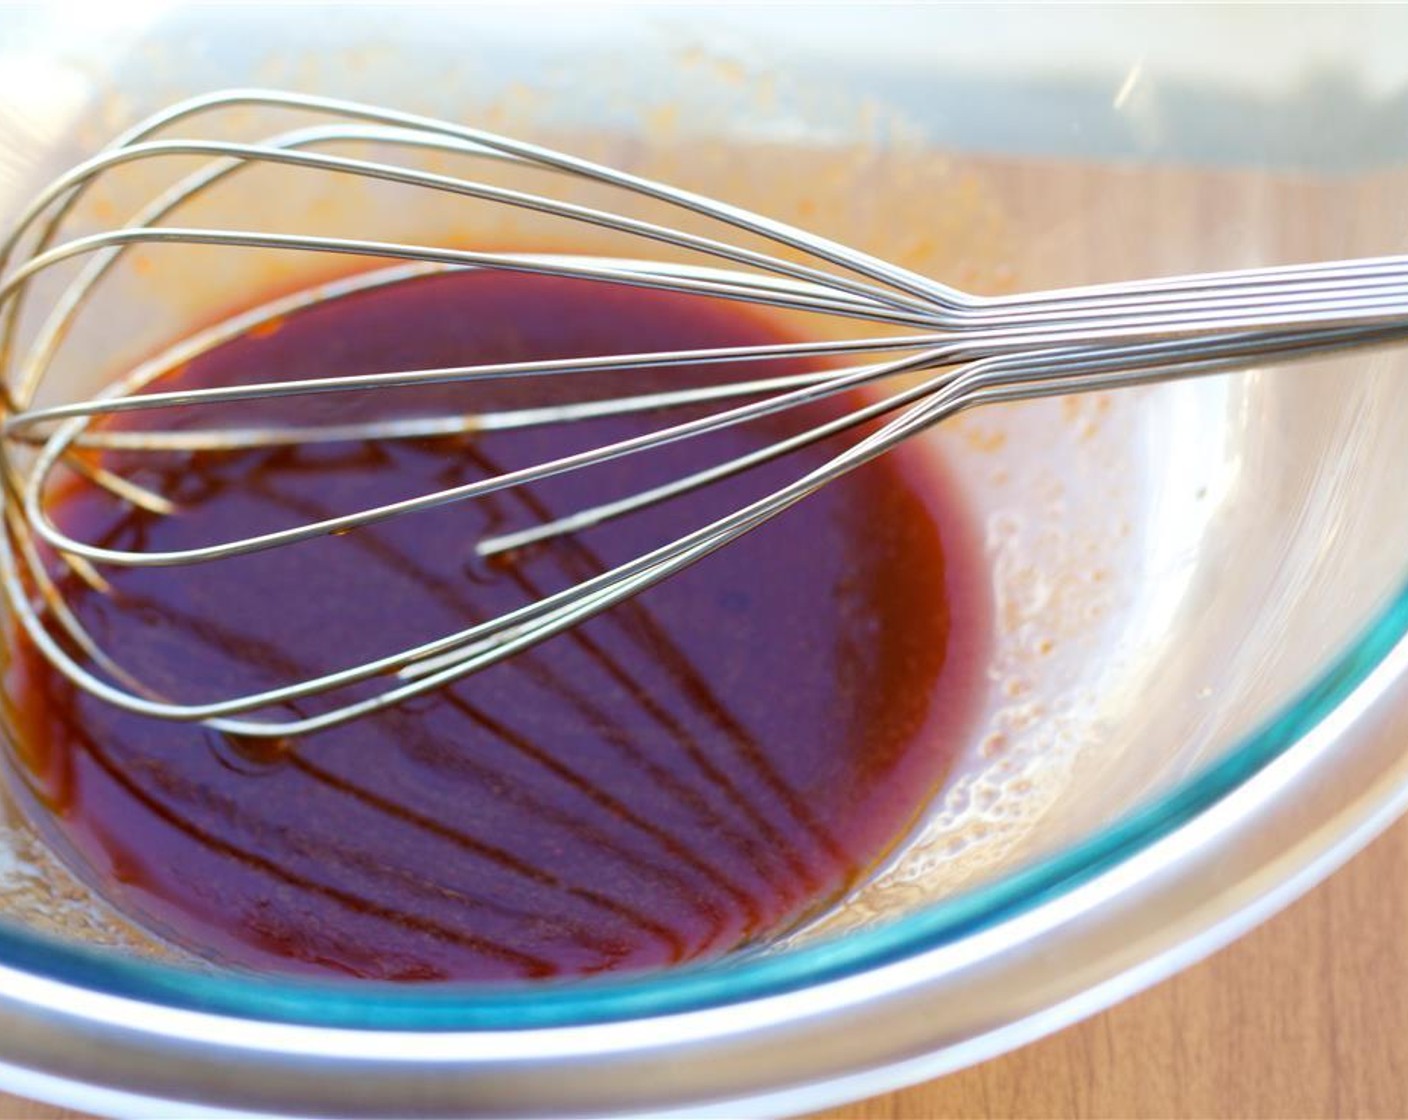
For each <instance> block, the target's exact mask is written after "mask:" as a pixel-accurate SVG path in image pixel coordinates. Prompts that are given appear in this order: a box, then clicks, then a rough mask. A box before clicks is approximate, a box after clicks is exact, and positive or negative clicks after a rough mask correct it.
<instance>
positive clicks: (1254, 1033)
mask: <svg viewBox="0 0 1408 1120" xmlns="http://www.w3.org/2000/svg"><path fill="white" fill-rule="evenodd" d="M0 1117H3V1118H4V1120H80V1114H79V1113H75V1112H70V1111H67V1110H64V1109H57V1108H51V1107H48V1106H45V1105H40V1104H35V1103H33V1102H30V1101H24V1100H20V1099H18V1098H16V1097H6V1096H4V1095H0ZM939 1117H951V1118H955V1120H957V1118H969V1117H972V1118H978V1117H983V1118H992V1120H1018V1118H1021V1120H1036V1118H1047V1117H1053V1118H1054V1117H1066V1118H1077V1117H1080V1118H1085V1117H1090V1118H1097V1117H1098V1118H1112V1120H1113V1118H1136V1117H1138V1118H1144V1117H1148V1118H1175V1117H1176V1118H1179V1120H1184V1118H1186V1120H1201V1118H1214V1117H1216V1118H1221V1117H1228V1118H1234V1117H1235V1118H1243V1117H1246V1118H1253V1117H1255V1118H1261V1117H1266V1118H1273V1117H1274V1118H1309V1117H1336V1118H1354V1120H1359V1118H1370V1117H1374V1118H1397V1117H1408V820H1405V821H1401V822H1399V824H1397V825H1396V826H1395V827H1394V828H1393V829H1391V830H1390V831H1389V832H1388V833H1387V834H1385V835H1384V836H1382V837H1380V838H1379V840H1378V841H1376V842H1375V843H1374V844H1373V845H1371V846H1370V847H1369V848H1368V849H1367V850H1366V851H1364V852H1363V853H1361V854H1360V855H1359V856H1358V857H1357V858H1356V859H1354V860H1353V861H1352V862H1351V863H1350V864H1349V865H1348V866H1346V867H1345V868H1343V869H1342V870H1341V871H1340V872H1339V873H1338V874H1336V875H1334V876H1333V877H1332V878H1331V879H1330V880H1329V881H1328V882H1326V883H1323V884H1322V885H1321V886H1320V887H1318V888H1317V889H1316V890H1314V891H1312V892H1311V893H1310V894H1309V895H1308V896H1307V897H1305V898H1303V899H1302V900H1301V901H1300V902H1298V903H1296V904H1295V905H1293V906H1292V907H1290V908H1289V909H1288V910H1286V911H1284V912H1283V913H1281V914H1279V915H1278V916H1276V917H1275V918H1273V919H1272V920H1271V921H1269V922H1267V923H1266V924H1265V925H1264V926H1262V927H1261V928H1259V929H1257V930H1255V931H1253V932H1252V933H1251V934H1249V935H1248V936H1246V937H1244V938H1243V939H1242V940H1240V941H1238V942H1236V943H1235V944H1233V945H1232V946H1230V947H1229V948H1227V949H1224V950H1223V951H1222V952H1220V953H1218V954H1216V955H1215V956H1213V957H1211V958H1210V959H1208V960H1206V961H1204V962H1203V963H1201V964H1199V965H1197V966H1195V967H1193V968H1191V969H1189V970H1188V971H1186V972H1184V973H1182V974H1180V975H1178V976H1176V977H1174V978H1173V979H1172V980H1169V981H1166V982H1165V983H1163V984H1161V985H1159V986H1158V987H1156V988H1153V989H1152V990H1150V991H1147V992H1145V993H1143V994H1142V995H1139V996H1136V997H1134V998H1133V999H1131V1000H1128V1001H1127V1002H1125V1003H1123V1004H1121V1005H1120V1006H1118V1007H1115V1008H1113V1009H1112V1010H1110V1011H1107V1012H1105V1013H1104V1014H1102V1015H1098V1016H1096V1017H1095V1018H1093V1019H1089V1020H1087V1021H1085V1022H1083V1023H1080V1024H1078V1025H1076V1026H1074V1027H1071V1028H1069V1029H1067V1030H1065V1031H1063V1032H1061V1033H1059V1034H1057V1035H1054V1036H1052V1037H1050V1038H1047V1039H1044V1040H1043V1041H1040V1042H1037V1043H1034V1044H1033V1045H1031V1046H1028V1047H1026V1048H1025V1049H1023V1050H1019V1051H1017V1052H1016V1053H1013V1054H1009V1055H1007V1056H1006V1057H1003V1058H999V1059H997V1060H995V1061H991V1062H988V1063H986V1064H985V1065H981V1066H978V1067H975V1068H973V1069H970V1070H965V1071H963V1072H961V1073H957V1074H953V1075H952V1076H949V1077H945V1078H942V1079H940V1080H938V1081H932V1082H930V1083H928V1084H926V1085H920V1086H917V1087H915V1088H912V1089H906V1090H903V1091H901V1092H897V1093H890V1094H887V1095H886V1096H883V1097H876V1098H874V1099H873V1100H869V1101H864V1102H861V1103H858V1104H854V1105H848V1106H846V1107H844V1108H836V1109H832V1110H830V1111H828V1112H825V1113H819V1114H817V1116H816V1117H814V1118H813V1120H931V1118H939Z"/></svg>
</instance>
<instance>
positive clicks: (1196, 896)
mask: <svg viewBox="0 0 1408 1120" xmlns="http://www.w3.org/2000/svg"><path fill="white" fill-rule="evenodd" d="M1405 680H1408V585H1405V586H1404V587H1402V588H1400V590H1399V592H1398V594H1397V595H1396V596H1395V597H1394V599H1393V601H1392V603H1391V604H1390V605H1389V606H1388V607H1387V608H1386V609H1385V610H1384V611H1383V612H1382V613H1381V614H1380V615H1379V616H1378V617H1377V618H1376V619H1375V620H1374V622H1373V623H1372V625H1370V626H1369V627H1368V628H1367V629H1366V630H1365V631H1364V632H1363V633H1362V634H1361V635H1360V637H1359V639H1358V640H1357V641H1355V642H1353V643H1351V645H1350V646H1349V647H1348V648H1347V649H1346V650H1345V651H1344V652H1343V653H1342V654H1341V655H1340V656H1339V657H1337V658H1336V659H1335V660H1334V661H1333V662H1332V663H1331V664H1330V666H1329V667H1328V668H1327V670H1326V671H1325V672H1323V673H1322V674H1320V675H1319V676H1318V677H1317V678H1316V680H1315V681H1314V682H1313V684H1312V685H1311V686H1310V687H1308V688H1307V689H1306V690H1304V691H1303V692H1302V693H1301V694H1300V695H1299V696H1298V697H1296V699H1295V700H1294V701H1292V702H1291V703H1290V704H1288V705H1286V706H1285V707H1284V708H1283V709H1282V710H1281V711H1280V712H1279V713H1277V715H1276V716H1274V717H1273V718H1272V719H1271V720H1269V721H1267V722H1266V723H1265V724H1263V725H1262V726H1261V727H1260V728H1259V729H1258V730H1257V731H1256V732H1254V733H1253V734H1252V735H1250V736H1248V737H1247V738H1246V739H1245V740H1244V741H1242V742H1241V743H1240V745H1239V747H1238V748H1237V750H1235V751H1234V752H1232V753H1231V754H1230V755H1228V756H1227V757H1225V758H1223V759H1220V760H1219V761H1217V762H1215V763H1213V764H1211V765H1209V766H1207V767H1205V768H1204V769H1203V771H1201V772H1200V773H1199V774H1197V775H1195V776H1194V777H1192V778H1190V779H1189V780H1187V781H1185V782H1183V783H1182V784H1181V785H1180V786H1178V787H1177V788H1176V789H1175V790H1173V791H1171V792H1170V793H1169V794H1167V795H1165V796H1164V797H1162V798H1159V799H1157V800H1156V801H1155V802H1153V803H1152V804H1149V805H1146V806H1144V807H1143V808H1141V809H1139V810H1136V811H1135V812H1133V813H1130V814H1127V815H1126V816H1125V817H1124V818H1122V819H1121V820H1120V821H1118V822H1116V823H1115V825H1113V826H1111V827H1110V828H1108V829H1106V830H1105V831H1103V832H1101V833H1099V834H1097V835H1096V836H1095V837H1092V838H1091V839H1090V840H1088V841H1086V842H1084V843H1083V844H1081V845H1078V846H1076V847H1075V848H1072V849H1068V850H1066V851H1065V852H1062V853H1060V854H1058V855H1057V856H1054V857H1051V858H1049V859H1048V860H1046V861H1044V862H1043V863H1041V864H1038V865H1036V866H1033V867H1030V868H1027V869H1026V870H1024V871H1023V872H1021V873H1018V874H1016V875H1012V876H1008V877H1006V878H1005V879H1004V880H1002V881H999V882H998V883H994V884H990V885H989V887H988V888H985V889H983V890H982V891H974V892H971V893H970V895H969V896H966V897H965V907H966V908H967V909H968V910H969V911H970V912H968V913H966V914H965V917H967V918H968V919H969V921H967V922H966V923H965V924H964V925H963V926H962V928H959V929H956V930H955V931H954V936H953V937H952V939H951V940H949V941H946V942H939V941H936V940H935V937H934V933H935V930H934V929H933V928H930V927H934V926H936V924H937V920H938V919H943V918H946V917H949V916H950V915H949V914H943V913H938V911H940V910H944V911H947V910H949V904H941V905H940V906H936V907H933V908H931V909H930V910H928V911H922V912H920V913H918V914H914V915H910V916H909V917H907V918H904V919H899V920H897V921H895V922H894V923H892V924H891V925H890V926H888V927H885V928H883V929H879V930H873V931H868V932H867V933H864V934H855V935H851V936H850V937H849V938H846V939H841V941H840V942H839V943H837V944H833V945H831V946H829V947H828V946H826V945H818V946H814V947H810V948H804V949H799V950H797V951H796V953H795V955H794V958H793V964H794V966H795V958H796V957H801V958H802V959H803V962H804V963H805V964H806V966H807V967H808V969H809V970H810V971H809V974H807V975H805V976H803V977H802V980H803V984H802V986H797V985H796V984H794V986H791V987H787V986H785V985H778V984H775V985H774V987H773V988H772V989H771V990H770V992H769V991H764V990H759V988H758V986H757V985H756V984H755V987H754V990H752V991H740V990H739V988H740V987H741V985H738V984H735V985H734V989H733V990H732V991H728V990H720V989H723V988H724V986H725V985H724V981H726V980H729V979H734V978H735V977H736V974H742V975H743V976H744V978H745V979H748V980H754V979H755V978H756V976H757V975H758V974H761V975H763V976H764V977H766V978H767V979H770V980H775V979H778V978H779V974H781V975H780V978H781V979H784V980H785V979H788V978H789V977H790V978H791V979H793V980H794V981H795V980H796V979H797V978H796V977H795V976H791V975H790V974H791V973H792V971H793V969H789V968H785V967H780V965H781V964H783V963H785V962H784V959H783V958H776V959H771V960H764V959H759V960H756V961H750V962H746V963H745V962H740V963H739V964H735V965H732V966H729V967H727V968H715V969H712V970H704V969H699V970H695V971H694V972H693V973H692V974H691V975H690V976H689V980H690V985H689V986H688V987H687V988H686V989H685V991H686V992H688V993H689V994H690V995H691V996H694V997H697V996H698V994H699V992H698V991H697V990H696V989H701V988H702V990H703V991H704V992H705V993H709V992H712V993H713V994H714V995H715V996H716V997H718V998H716V999H715V1000H714V1002H712V1003H704V1002H702V1001H699V1000H698V999H697V998H696V999H695V1002H694V1003H692V1004H689V1005H684V1004H681V1003H680V1001H679V1000H678V999H676V1001H675V1002H676V1004H679V1006H670V1005H667V1004H665V1003H664V1002H663V1001H660V1000H658V999H657V1000H655V1001H654V1002H651V1001H649V1000H643V999H642V997H643V995H648V994H649V990H650V989H651V988H652V987H654V988H657V989H658V988H659V987H662V986H663V985H661V984H660V983H659V982H658V980H657V981H640V980H634V981H631V980H625V981H617V982H592V983H591V984H586V983H584V984H582V985H580V986H577V987H580V988H590V989H591V992H590V993H589V997H590V998H591V999H592V1000H595V1001H597V1003H598V1005H599V1006H601V1005H605V1006H607V1007H614V1009H615V1010H616V1011H617V1012H618V1016H617V1017H616V1018H615V1019H611V1020H608V1019H606V1018H600V1019H597V1020H588V1019H585V1018H579V1019H577V1020H574V1021H573V1024H572V1025H556V1026H552V1025H547V1022H546V1021H544V1022H537V1023H530V1022H521V1021H520V1022H518V1023H515V1024H513V1025H512V1026H511V1027H508V1028H501V1029H495V1028H492V1027H490V1026H489V1025H488V1022H489V1021H490V1020H489V1019H488V1018H487V1017H486V1016H483V1015H482V1014H478V1013H479V1012H482V1010H483V1006H484V1005H483V1001H482V999H481V1000H474V1001H471V1000H468V999H465V998H464V997H463V996H461V997H459V999H458V1000H456V998H455V997H454V996H453V995H447V993H443V992H442V993H438V995H437V998H434V999H429V1000H428V999H427V998H426V993H419V994H418V993H414V992H410V993H408V992H405V991H391V992H387V991H385V990H379V991H378V992H377V993H376V1002H375V1006H376V1007H378V1008H379V1009H380V1011H379V1018H378V1020H377V1021H376V1022H374V1023H372V1022H368V1019H367V1016H366V1014H365V1012H366V1009H367V1007H366V1005H367V1003H368V1000H369V993H367V992H365V991H363V992H361V993H360V995H358V996H353V993H350V992H349V991H348V988H347V986H341V991H340V992H338V991H336V990H335V986H332V985H320V984H308V983H290V984H284V985H275V984H270V983H267V982H264V983H258V984H256V985H255V986H254V987H253V988H247V987H246V985H245V982H233V981H230V980H228V979H225V978H210V977H206V978H202V979H203V980H205V981H207V984H206V985H205V986H204V987H201V988H197V987H195V986H193V985H192V984H191V983H190V980H191V976H192V974H190V973H187V972H185V971H183V970H179V969H175V968H172V967H171V966H166V965H150V964H146V965H140V966H135V965H132V964H130V963H129V964H127V965H125V966H124V967H122V968H117V967H114V966H113V965H112V963H111V962H108V964H107V965H106V966H104V964H103V962H102V961H101V959H100V958H97V957H96V956H95V955H94V954H93V953H92V952H91V951H86V950H80V949H65V950H64V951H63V952H62V953H54V952H53V951H52V946H50V945H46V944H45V943H43V942H42V941H41V940H40V939H39V938H36V937H34V936H32V935H29V934H15V933H13V932H11V931H7V930H4V929H0V1038H4V1039H5V1046H4V1053H2V1054H0V1084H4V1085H5V1086H7V1087H8V1088H10V1089H12V1090H15V1091H18V1092H23V1093H26V1094H27V1095H30V1096H33V1097H38V1098H42V1099H45V1100H49V1101H52V1102H54V1103H58V1104H63V1105H68V1106H70V1107H77V1108H82V1109H87V1110H99V1111H104V1112H107V1113H109V1114H117V1115H141V1116H143V1117H182V1118H187V1120H189V1118H191V1117H233V1116H241V1117H249V1116H272V1115H278V1116H309V1117H312V1116H325V1115H328V1114H329V1110H330V1109H332V1110H333V1111H334V1112H335V1113H336V1114H338V1115H347V1116H404V1115H406V1112H407V1107H408V1102H412V1101H413V1102H416V1107H417V1114H418V1115H419V1114H423V1115H442V1114H443V1115H472V1116H500V1117H506V1116H522V1117H529V1116H533V1117H542V1116H544V1115H574V1116H618V1117H620V1116H628V1115H650V1116H670V1115H677V1116H690V1117H703V1116H721V1117H722V1116H737V1115H739V1114H740V1109H747V1110H748V1114H750V1115H752V1114H758V1115H762V1114H776V1113H777V1112H780V1111H784V1110H785V1111H789V1112H791V1111H800V1110H803V1109H811V1108H820V1107H824V1106H826V1105H829V1104H835V1103H840V1102H843V1101H846V1100H853V1099H856V1098H858V1097H861V1096H864V1095H867V1094H870V1093H876V1092H881V1091H884V1090H887V1089H892V1088H896V1087H899V1086H902V1085H905V1084H911V1083H914V1082H917V1081H920V1080H923V1079H926V1078H929V1077H933V1076H937V1075H940V1074H943V1073H946V1072H950V1071H952V1070H954V1069H958V1068H962V1067H963V1066H966V1065H970V1064H972V1063H974V1062H976V1061H981V1060H984V1059H986V1058H989V1057H993V1056H995V1055H997V1054H999V1053H1002V1052H1004V1051H1006V1050H1009V1049H1012V1048H1013V1047H1015V1046H1017V1045H1021V1044H1023V1043H1025V1042H1028V1041H1032V1040H1033V1039H1035V1038H1038V1037H1041V1036H1042V1035H1044V1034H1048V1033H1050V1032H1051V1031H1054V1030H1056V1029H1058V1028H1060V1027H1062V1026H1065V1025H1067V1024H1069V1023H1071V1022H1073V1021H1075V1020H1077V1019H1080V1018H1082V1017H1084V1016H1086V1015H1089V1014H1092V1013H1094V1012H1096V1011H1098V1010H1101V1009H1102V1008H1104V1007H1107V1006H1109V1005H1110V1004H1112V1003H1114V1002H1116V1001H1117V1000H1119V999H1122V998H1125V997H1126V996H1128V995H1131V994H1133V993H1134V992H1136V991H1138V990H1140V989H1142V988H1144V987H1146V986H1148V985H1149V984H1151V983H1153V982H1155V981H1156V980H1159V979H1162V978H1163V977H1165V976H1167V975H1169V974H1171V973H1172V972H1174V971H1176V970H1177V969H1178V968H1181V967H1183V966H1185V965H1187V964H1190V963H1192V962H1193V961H1196V960H1198V959H1200V958H1201V957H1203V956H1205V955H1207V954H1208V953H1210V952H1212V951H1213V950H1214V949H1216V948H1219V947H1220V946H1222V945H1223V944H1226V943H1227V942H1228V941H1230V940H1232V939H1233V938H1234V937H1236V936H1238V935H1239V934H1241V933H1243V932H1245V931H1246V930H1247V929H1249V928H1251V926H1252V925H1254V924H1255V923H1256V922H1258V921H1260V920H1262V919H1264V918H1266V917H1268V916H1269V915H1270V914H1272V913H1274V912H1275V911H1276V910H1278V909H1280V908H1281V907H1282V906H1284V905H1286V904H1287V903H1289V902H1291V901H1293V900H1294V899H1295V898H1297V897H1299V896H1300V895H1301V894H1303V893H1304V892H1305V891H1306V890H1308V889H1309V888H1310V887H1311V886H1313V885H1314V884H1315V883H1316V882H1318V881H1320V879H1322V878H1323V877H1324V876H1325V875H1327V874H1329V873H1330V872H1331V871H1332V870H1334V869H1335V868H1336V867H1338V866H1339V865H1340V864H1341V863H1343V862H1344V861H1345V860H1346V859H1348V858H1349V857H1350V856H1351V855H1352V854H1353V853H1354V852H1356V851H1358V850H1359V849H1360V848H1361V847H1362V846H1363V845H1365V844H1366V843H1368V842H1369V841H1370V840H1371V839H1373V837H1374V836H1376V835H1377V834H1378V833H1379V832H1381V831H1382V830H1383V829H1384V828H1386V827H1388V825H1390V824H1391V823H1392V822H1393V821H1394V820H1395V819H1396V818H1397V817H1398V816H1399V814H1400V813H1402V812H1403V811H1404V809H1405V808H1408V752H1405V751H1402V750H1400V749H1398V748H1397V747H1396V746H1394V745H1393V744H1394V743H1397V742H1401V741H1402V737H1403V734H1404V733H1405V731H1408V704H1405V698H1408V692H1405V685H1404V682H1405ZM1386 729H1390V730H1392V731H1393V732H1394V734H1392V735H1386V734H1384V731H1385V730H1386ZM1385 753H1386V754H1387V756H1388V758H1389V763H1388V764H1387V765H1385V763H1384V758H1383V755H1384V754H1385ZM1307 808H1308V809H1309V811H1307ZM1268 825H1269V827H1268ZM1076 856H1079V857H1080V861H1079V862H1078V863H1077V862H1076V861H1075V860H1074V859H1073V857H1076ZM1019 887H1020V888H1023V889H1024V890H1025V891H1026V893H1025V894H1022V893H1021V892H1020V891H1018V888H1019ZM994 888H1002V890H1001V891H1000V892H997V891H995V890H994ZM1038 888H1044V890H1042V891H1041V892H1040V893H1038ZM979 896H981V897H979ZM1004 896H1005V897H1004ZM1014 896H1015V897H1014ZM978 902H981V903H983V904H984V905H985V907H986V909H985V911H979V910H978V909H977V907H976V906H975V903H978ZM1004 902H1005V903H1006V905H1005V906H1004V905H1001V904H1002V903H1004ZM705 971H712V972H714V973H716V974H717V975H715V976H714V977H709V976H704V975H701V974H702V973H704V972H705ZM720 977H722V980H721V979H720ZM679 978H680V976H679V975H678V974H676V975H675V976H674V977H672V979H679ZM232 988H233V993H232V991H231V989H232ZM310 990H316V992H317V997H318V999H319V1000H320V1001H321V1002H320V1004H319V1005H318V1009H319V1011H320V1012H321V1021H320V1022H318V1023H312V1022H310V1021H309V1017H308V1016H307V1015H306V1014H304V1015H301V1016H300V1015H299V1014H297V1013H298V1012H300V1011H302V1010H303V1009H304V1003H305V1002H306V996H307V995H308V993H309V991H310ZM250 991H257V992H258V994H259V1000H260V1003H259V1007H258V1010H259V1011H260V1012H262V1018H260V1019H258V1020H254V1019H251V1018H250V1017H246V1016H245V1015H244V1014H242V1012H243V1010H244V1008H245V1007H246V1006H248V1005H249V1003H250V999H249V995H250ZM232 994H233V995H234V996H235V998H234V999H231V998H230V997H231V995H232ZM563 995H564V993H561V992H559V993H558V996H559V997H562V996H563ZM582 995H583V992H581V991H574V992H572V993H571V995H570V998H572V999H580V998H581V996H582ZM677 995H678V993H677ZM339 997H340V1002H339ZM349 997H352V998H349ZM388 997H390V1002H388ZM623 997H624V998H623ZM612 1001H614V1003H613V1002H612ZM637 1005H639V1006H637ZM417 1006H419V1008H420V1009H421V1010H427V1009H428V1010H431V1011H433V1012H434V1015H433V1017H422V1019H421V1020H420V1021H413V1020H412V1017H411V1016H410V1015H409V1014H407V1013H406V1012H407V1009H411V1010H414V1009H415V1008H416V1007H417ZM389 1011H399V1012H400V1015H399V1017H398V1016H397V1015H394V1014H390V1013H388V1012H389ZM467 1013H468V1017H467ZM476 1020H478V1021H477V1022H476ZM193 1102H204V1103H193Z"/></svg>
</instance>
